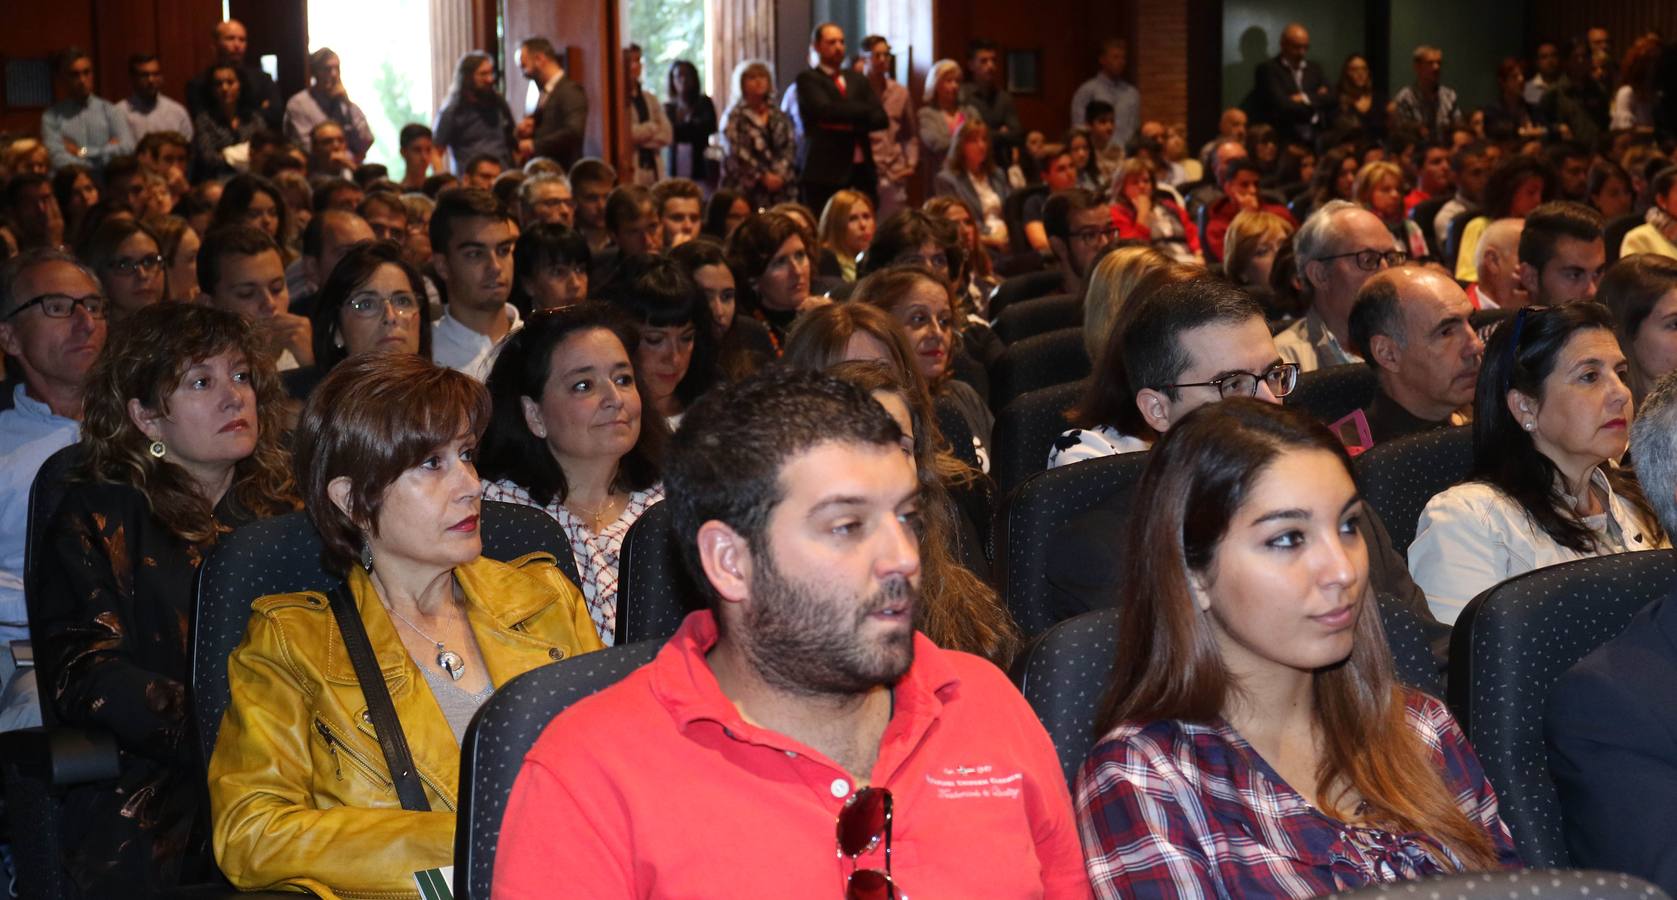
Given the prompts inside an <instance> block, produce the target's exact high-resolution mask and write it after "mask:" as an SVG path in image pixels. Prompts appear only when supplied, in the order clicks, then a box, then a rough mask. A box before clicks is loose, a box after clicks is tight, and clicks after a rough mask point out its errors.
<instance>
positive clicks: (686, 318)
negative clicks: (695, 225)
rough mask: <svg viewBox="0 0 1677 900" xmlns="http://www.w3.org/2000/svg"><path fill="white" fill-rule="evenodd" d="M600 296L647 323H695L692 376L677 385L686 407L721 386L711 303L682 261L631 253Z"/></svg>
mask: <svg viewBox="0 0 1677 900" xmlns="http://www.w3.org/2000/svg"><path fill="white" fill-rule="evenodd" d="M689 243H691V242H689ZM736 291H737V289H736ZM597 297H598V299H600V300H604V301H606V302H608V303H610V304H611V305H613V306H615V307H617V308H618V309H621V310H623V311H624V312H625V313H628V314H629V317H630V318H631V319H633V320H634V321H635V323H636V324H638V325H641V326H643V327H646V326H650V327H653V328H668V327H671V326H681V325H692V326H693V357H692V360H691V361H690V362H689V363H688V365H687V374H686V375H685V376H683V377H682V379H681V383H679V384H677V385H676V386H675V397H676V400H678V401H679V402H680V403H681V407H682V409H686V408H687V407H688V406H691V405H692V404H693V401H695V400H697V399H699V396H700V395H701V394H703V393H704V392H705V391H708V390H710V388H711V386H712V385H714V384H716V379H717V370H716V358H717V352H716V335H715V334H714V333H713V332H712V331H711V316H710V304H709V302H707V301H706V300H705V293H704V291H703V290H700V288H699V285H698V283H697V282H695V281H693V278H692V276H691V275H689V274H688V273H687V270H686V269H685V268H683V267H682V265H681V264H680V263H678V262H676V261H675V260H673V259H670V258H669V257H667V256H652V255H642V256H630V257H626V258H625V259H623V261H622V262H620V263H619V264H618V268H617V272H616V273H615V274H614V275H613V276H612V279H611V281H609V282H607V283H606V284H605V285H604V286H603V287H602V288H601V290H600V291H599V293H598V295H597Z"/></svg>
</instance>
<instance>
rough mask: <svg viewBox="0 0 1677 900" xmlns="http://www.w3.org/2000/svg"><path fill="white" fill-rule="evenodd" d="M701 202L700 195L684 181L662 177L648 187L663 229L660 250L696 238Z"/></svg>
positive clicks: (702, 211) (695, 188)
mask: <svg viewBox="0 0 1677 900" xmlns="http://www.w3.org/2000/svg"><path fill="white" fill-rule="evenodd" d="M704 202H705V195H704V192H703V191H702V190H700V189H699V186H698V185H697V184H695V183H693V182H692V181H689V180H687V179H686V178H666V179H664V180H663V181H660V182H658V183H657V184H655V185H653V186H652V203H653V205H654V206H655V207H656V209H657V213H658V221H659V222H660V223H662V225H663V228H664V245H663V249H664V250H672V249H674V248H676V247H679V246H681V245H682V244H685V243H687V242H688V241H690V240H692V239H694V238H696V237H698V236H699V219H700V217H701V216H702V215H703V213H704Z"/></svg>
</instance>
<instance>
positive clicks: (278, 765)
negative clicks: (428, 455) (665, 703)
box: [209, 554, 601, 898]
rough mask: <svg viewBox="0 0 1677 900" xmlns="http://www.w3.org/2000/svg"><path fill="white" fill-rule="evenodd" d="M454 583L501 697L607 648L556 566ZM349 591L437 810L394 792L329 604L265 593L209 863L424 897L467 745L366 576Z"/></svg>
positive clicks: (496, 566)
mask: <svg viewBox="0 0 1677 900" xmlns="http://www.w3.org/2000/svg"><path fill="white" fill-rule="evenodd" d="M454 574H455V578H456V579H457V580H458V582H459V584H460V587H461V589H462V593H464V594H465V597H466V617H467V620H468V621H469V622H470V624H471V629H472V634H473V636H474V637H475V638H476V639H477V645H478V649H479V651H480V652H481V653H482V655H483V658H484V661H485V663H486V664H487V667H488V670H489V678H490V680H491V681H492V682H494V684H495V686H496V687H497V688H499V687H500V686H501V685H503V684H505V683H506V682H507V680H508V679H510V678H512V677H513V676H515V675H519V674H521V673H523V672H527V671H529V670H531V669H534V668H536V667H538V666H542V665H546V664H547V663H550V662H553V661H554V660H558V659H565V658H568V657H571V656H574V655H576V654H578V653H586V652H588V651H590V650H598V649H600V647H601V643H600V638H599V635H598V634H597V633H596V632H595V631H594V625H593V622H592V621H591V620H590V619H589V617H588V607H587V604H586V603H585V602H584V601H583V598H582V594H581V593H580V592H579V591H578V590H577V589H576V587H575V586H574V585H572V584H571V583H570V582H569V581H568V580H566V578H565V576H564V575H562V574H561V573H560V572H559V569H558V568H557V567H556V566H555V565H554V562H553V557H552V556H550V555H547V554H531V555H530V556H526V557H523V558H522V559H519V560H517V561H515V562H513V563H510V564H508V563H499V562H495V561H493V560H487V559H481V558H480V559H478V560H477V561H475V562H472V563H470V564H467V565H464V566H460V567H458V568H456V569H455V570H454ZM349 586H350V591H351V593H352V594H353V595H354V597H355V605H356V607H357V608H358V609H360V611H361V620H362V622H364V623H365V624H366V628H367V638H368V640H369V642H370V643H371V644H372V646H373V651H374V655H375V656H377V657H378V662H379V668H380V669H382V670H383V671H384V680H385V683H386V684H387V685H389V688H390V699H391V701H392V702H393V703H394V704H395V706H396V714H397V716H398V718H400V720H401V723H402V730H403V732H404V733H406V735H407V739H408V746H409V747H410V749H411V750H412V752H413V758H414V764H415V766H416V768H417V769H418V773H419V778H420V781H421V782H423V783H424V785H425V795H426V799H427V800H428V801H430V805H431V810H432V811H431V812H410V811H408V810H404V809H402V804H401V801H400V800H398V799H397V797H396V789H395V787H394V785H393V784H392V782H391V778H390V770H389V767H388V766H386V765H385V762H384V754H383V752H382V751H381V750H380V749H379V744H378V739H377V738H376V737H375V736H374V733H373V726H372V722H371V720H370V719H369V717H368V715H367V703H366V700H365V699H364V698H363V696H362V694H361V687H360V685H359V683H358V682H357V681H356V679H355V668H354V666H353V665H351V664H350V661H349V655H348V654H347V653H346V652H345V651H344V646H343V639H342V637H341V636H340V634H339V632H338V626H337V623H336V622H335V621H334V620H333V618H332V615H331V610H330V606H329V604H328V602H327V600H326V597H325V596H324V595H322V594H318V593H298V594H276V595H273V596H268V597H263V598H261V599H259V600H257V601H256V602H255V603H254V604H253V605H252V608H253V609H254V613H253V614H252V615H251V618H250V625H249V627H248V629H247V630H246V632H245V637H244V640H243V641H242V642H240V644H239V646H238V649H236V650H234V651H233V654H232V656H230V657H229V658H228V664H227V675H228V681H229V683H230V687H231V689H232V702H231V704H230V705H229V706H228V708H227V713H226V715H224V716H223V717H222V723H221V731H220V733H219V735H218V736H217V739H216V745H215V753H214V754H213V755H212V757H211V759H210V771H209V781H210V811H211V815H212V817H213V818H212V821H213V827H214V841H215V856H216V861H217V862H219V863H220V864H221V870H222V871H223V872H224V873H226V875H227V877H228V878H230V879H232V881H233V883H234V884H235V885H237V886H239V887H241V888H245V889H272V888H276V887H293V888H302V889H306V890H309V891H312V892H314V893H316V894H318V895H320V896H322V897H345V898H353V897H368V898H393V897H417V896H419V893H418V890H417V888H416V887H415V885H414V880H413V873H414V872H415V871H417V870H421V869H429V868H433V867H436V866H447V865H451V864H452V862H453V858H454V810H455V800H456V798H457V796H458V794H459V789H460V784H459V778H460V747H459V745H458V744H456V743H455V740H454V732H453V731H452V730H450V729H449V726H448V721H447V720H446V719H445V718H444V717H443V712H442V708H441V707H439V706H438V705H437V702H436V700H435V698H434V697H433V695H432V693H431V691H430V688H429V687H428V686H427V685H426V683H425V676H424V674H423V673H422V672H420V671H419V669H418V668H417V667H416V666H415V664H414V662H413V660H412V658H411V657H410V656H409V655H408V652H407V649H406V648H405V647H404V646H403V644H402V641H401V638H400V637H398V636H397V634H396V629H395V626H394V625H392V624H391V622H392V620H391V619H390V617H389V616H388V615H387V614H386V613H385V612H384V610H383V608H382V604H381V603H380V602H379V599H378V595H377V593H376V592H375V590H374V588H373V585H372V581H371V579H369V578H368V577H367V575H366V574H365V573H364V572H362V571H361V570H360V569H359V568H356V569H354V571H352V572H351V573H350V579H349Z"/></svg>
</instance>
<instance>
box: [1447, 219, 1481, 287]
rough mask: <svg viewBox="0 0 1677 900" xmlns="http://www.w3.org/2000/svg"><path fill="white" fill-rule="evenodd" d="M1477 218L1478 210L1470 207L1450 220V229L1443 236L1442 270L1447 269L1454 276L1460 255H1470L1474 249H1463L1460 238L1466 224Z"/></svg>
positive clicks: (1465, 231) (1465, 228)
mask: <svg viewBox="0 0 1677 900" xmlns="http://www.w3.org/2000/svg"><path fill="white" fill-rule="evenodd" d="M1478 217H1479V210H1477V209H1474V208H1471V207H1470V208H1468V209H1464V210H1462V211H1461V212H1459V213H1456V217H1455V218H1453V219H1451V220H1450V228H1449V229H1448V230H1447V231H1446V232H1445V234H1444V260H1443V262H1444V268H1446V269H1449V270H1450V273H1451V274H1452V275H1453V274H1455V271H1456V262H1457V261H1458V260H1460V259H1461V256H1462V254H1463V253H1472V252H1473V251H1474V249H1475V248H1473V247H1463V246H1462V236H1463V235H1464V234H1466V233H1467V223H1469V222H1471V221H1473V220H1474V219H1476V218H1478Z"/></svg>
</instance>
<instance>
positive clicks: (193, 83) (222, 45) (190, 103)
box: [186, 19, 285, 131]
mask: <svg viewBox="0 0 1677 900" xmlns="http://www.w3.org/2000/svg"><path fill="white" fill-rule="evenodd" d="M212 39H213V41H214V44H215V62H213V63H211V64H210V67H209V68H208V69H205V70H204V71H203V72H200V73H199V74H198V75H197V77H195V78H193V79H192V80H190V81H188V82H187V83H186V107H187V111H188V112H190V113H192V114H193V115H194V116H196V115H198V112H199V111H200V110H205V109H214V108H215V106H216V99H215V97H214V95H213V87H214V86H213V82H212V80H211V78H210V75H211V74H212V73H213V72H214V71H215V69H216V67H217V66H232V67H233V69H234V70H235V71H237V72H238V73H239V90H240V91H241V92H242V93H243V94H244V96H245V97H246V98H248V99H249V100H250V104H251V106H252V107H253V108H255V109H256V111H257V112H258V113H259V114H260V115H261V116H262V121H264V122H266V123H267V125H268V127H269V128H272V129H274V130H275V131H279V130H280V125H281V123H282V122H283V120H284V118H285V102H284V100H283V99H282V98H281V97H280V89H279V85H277V84H275V83H274V79H273V78H271V77H269V75H268V73H267V72H264V71H262V69H261V68H260V67H257V66H247V65H245V46H246V43H247V38H246V35H245V26H244V23H243V22H240V21H239V20H238V19H228V20H227V21H225V22H217V23H216V26H215V31H214V34H213V37H212Z"/></svg>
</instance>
